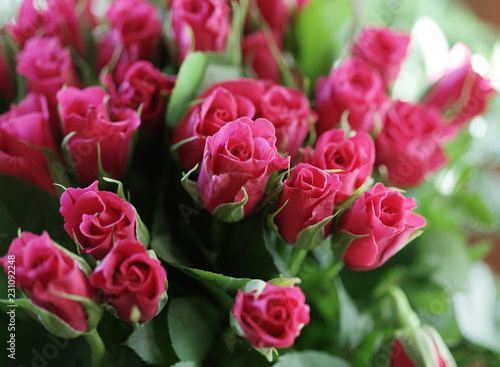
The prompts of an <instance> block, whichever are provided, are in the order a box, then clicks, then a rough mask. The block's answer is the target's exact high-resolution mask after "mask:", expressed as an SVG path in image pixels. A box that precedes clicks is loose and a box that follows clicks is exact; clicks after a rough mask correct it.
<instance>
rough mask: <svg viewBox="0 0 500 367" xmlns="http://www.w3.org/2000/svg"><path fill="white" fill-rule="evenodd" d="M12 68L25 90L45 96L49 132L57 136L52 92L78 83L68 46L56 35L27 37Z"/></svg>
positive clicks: (53, 94)
mask: <svg viewBox="0 0 500 367" xmlns="http://www.w3.org/2000/svg"><path fill="white" fill-rule="evenodd" d="M16 71H17V73H18V74H20V75H22V76H23V77H25V78H26V81H27V86H28V90H29V91H32V92H36V93H40V94H43V95H44V96H45V97H46V98H47V102H48V105H49V111H50V114H51V119H50V122H51V128H52V133H53V134H54V136H57V135H58V133H59V130H60V125H59V120H58V119H57V100H56V93H57V91H58V90H59V89H61V88H62V87H63V86H65V85H66V86H78V85H79V81H78V77H77V74H76V71H75V69H74V67H73V61H72V59H71V53H70V50H69V48H67V47H62V45H61V43H60V41H59V40H58V39H57V38H46V37H45V38H40V37H33V38H30V39H29V40H28V41H27V42H26V45H25V47H24V50H23V51H21V52H20V53H19V54H18V55H17V67H16Z"/></svg>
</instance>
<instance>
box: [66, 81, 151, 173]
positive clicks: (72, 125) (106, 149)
mask: <svg viewBox="0 0 500 367" xmlns="http://www.w3.org/2000/svg"><path fill="white" fill-rule="evenodd" d="M57 100H58V102H59V113H60V115H61V120H62V127H63V132H64V135H65V136H68V134H71V133H73V135H72V136H71V137H70V138H69V140H68V141H67V149H68V152H69V155H70V157H71V161H72V163H73V165H74V167H75V169H76V173H77V174H78V177H79V178H80V179H81V180H82V182H83V183H90V182H92V181H94V180H95V179H96V178H97V177H98V176H99V170H98V147H100V151H101V163H102V168H103V169H104V171H105V172H107V173H110V174H112V176H113V177H114V178H119V177H121V176H122V175H123V173H124V171H125V168H126V165H127V161H128V157H129V155H130V149H131V143H132V136H133V134H134V132H135V130H137V128H138V127H139V125H140V124H141V120H140V118H139V115H138V114H137V111H134V110H132V109H129V108H124V109H120V110H115V111H112V113H111V114H110V113H109V112H108V108H107V106H106V100H107V94H106V91H105V90H104V89H103V88H101V87H88V88H85V89H83V90H80V89H78V88H72V87H69V88H65V89H62V90H60V91H59V92H58V93H57Z"/></svg>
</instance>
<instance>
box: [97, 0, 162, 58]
mask: <svg viewBox="0 0 500 367" xmlns="http://www.w3.org/2000/svg"><path fill="white" fill-rule="evenodd" d="M106 14H107V16H108V18H109V22H110V23H111V28H112V30H116V31H117V32H118V34H119V35H120V41H121V43H122V45H123V47H124V48H125V49H126V50H128V51H130V50H133V52H134V54H135V55H137V58H138V59H140V60H149V61H154V60H156V58H157V57H158V50H159V45H160V40H161V22H160V18H159V15H158V9H157V7H156V6H155V5H153V4H152V3H150V2H149V1H147V0H116V1H114V2H113V3H112V4H111V6H110V7H109V9H108V11H107V13H106ZM134 61H136V60H134Z"/></svg>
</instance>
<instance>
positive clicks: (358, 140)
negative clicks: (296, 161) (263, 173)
mask: <svg viewBox="0 0 500 367" xmlns="http://www.w3.org/2000/svg"><path fill="white" fill-rule="evenodd" d="M304 161H305V162H307V163H310V164H311V165H313V166H315V167H318V168H321V169H322V170H334V169H335V170H342V171H341V172H337V173H336V174H335V175H338V177H339V179H340V182H342V187H341V188H340V190H339V191H338V192H337V195H336V197H335V201H336V204H340V203H342V202H343V201H344V200H345V199H346V198H347V197H349V196H351V195H352V194H354V193H355V192H356V190H357V189H359V188H360V187H361V186H362V185H363V184H364V183H365V182H366V180H367V179H368V177H370V176H371V174H372V172H373V164H374V163H375V144H374V142H373V139H372V138H371V137H370V135H368V134H367V133H365V132H363V131H358V132H357V133H356V135H354V136H352V137H350V138H345V132H344V130H340V129H339V130H335V129H334V130H329V131H326V132H324V133H323V134H322V135H321V136H320V137H319V139H318V141H317V142H316V147H315V149H314V151H312V149H311V148H309V147H308V148H306V151H305V153H304Z"/></svg>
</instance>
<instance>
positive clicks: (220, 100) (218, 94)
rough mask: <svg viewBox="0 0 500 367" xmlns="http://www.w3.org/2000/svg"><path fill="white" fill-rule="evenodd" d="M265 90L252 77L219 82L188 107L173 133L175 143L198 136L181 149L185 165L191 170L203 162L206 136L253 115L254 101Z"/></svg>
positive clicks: (259, 97)
mask: <svg viewBox="0 0 500 367" xmlns="http://www.w3.org/2000/svg"><path fill="white" fill-rule="evenodd" d="M263 93H264V86H263V84H262V83H260V82H258V81H254V80H250V79H240V80H237V81H234V82H226V83H220V84H216V85H214V86H212V87H210V88H209V89H208V90H206V91H205V92H204V93H203V94H202V95H201V96H200V97H199V99H201V100H202V102H200V103H197V104H196V105H194V106H193V107H192V108H191V109H190V110H189V112H188V113H187V115H186V116H185V117H184V118H183V119H182V121H181V122H180V123H179V125H178V126H177V128H176V131H175V132H174V137H173V140H172V142H173V144H176V143H179V142H181V141H183V140H185V139H190V138H193V137H196V139H194V140H191V141H189V142H188V143H185V144H183V145H181V146H180V147H179V149H178V152H177V153H178V156H179V159H180V163H181V165H182V167H184V169H191V168H192V167H194V166H195V165H196V164H197V163H201V160H202V158H203V149H204V147H205V140H206V138H207V136H212V135H214V134H215V133H216V132H217V131H219V129H220V128H221V127H222V126H224V125H225V124H227V123H228V122H230V121H234V120H236V119H238V118H240V117H249V118H254V117H255V112H256V107H255V103H258V101H260V100H261V99H262V95H263Z"/></svg>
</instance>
